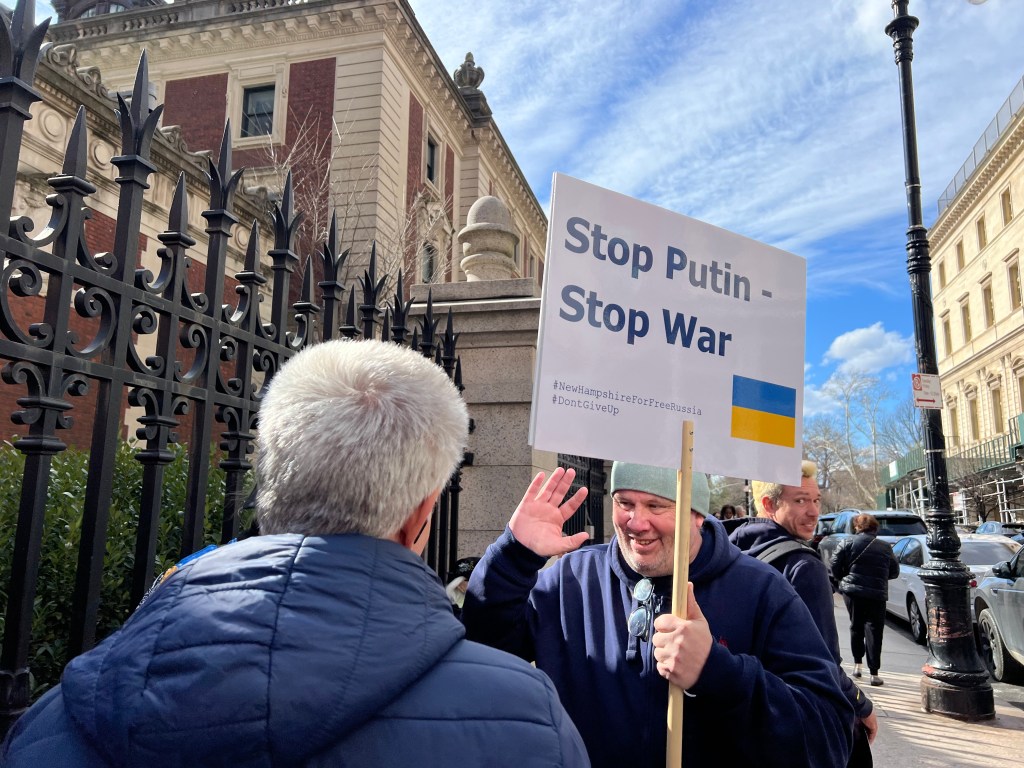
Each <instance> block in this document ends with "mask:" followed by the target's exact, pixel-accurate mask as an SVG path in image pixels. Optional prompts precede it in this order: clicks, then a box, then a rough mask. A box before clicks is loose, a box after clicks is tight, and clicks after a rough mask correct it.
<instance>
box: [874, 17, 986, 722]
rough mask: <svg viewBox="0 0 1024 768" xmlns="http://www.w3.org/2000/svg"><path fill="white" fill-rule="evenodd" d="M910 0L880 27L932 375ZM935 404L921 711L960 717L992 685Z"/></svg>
mask: <svg viewBox="0 0 1024 768" xmlns="http://www.w3.org/2000/svg"><path fill="white" fill-rule="evenodd" d="M908 5H909V0H892V9H893V16H894V18H893V20H892V21H891V22H890V23H889V24H888V25H887V26H886V28H885V32H886V34H887V35H889V37H891V38H892V40H893V49H894V50H895V54H896V66H897V67H898V68H899V75H900V102H901V104H902V107H903V115H902V117H903V156H904V163H905V165H906V186H907V214H908V218H909V223H910V226H909V227H908V229H907V272H908V273H909V275H910V290H911V294H912V300H913V305H914V335H915V337H916V339H917V369H918V371H919V372H920V373H927V374H938V366H937V365H936V357H935V333H934V326H933V323H934V317H933V312H932V296H931V286H930V284H929V273H930V272H931V261H930V258H929V255H928V234H927V230H926V229H925V227H924V223H923V219H922V216H921V180H920V175H919V171H918V164H917V124H916V118H915V116H914V83H913V76H912V74H911V61H912V60H913V58H914V50H913V48H914V43H913V34H914V30H915V29H917V25H918V23H919V22H918V19H917V18H915V17H914V16H911V15H910V14H909V12H908V10H907V7H908ZM940 413H941V412H940V411H938V410H935V409H923V410H922V414H923V416H922V422H923V432H924V455H925V481H926V482H927V485H928V508H927V510H926V511H925V521H926V522H927V524H928V553H929V555H930V557H931V559H930V560H929V561H928V562H927V563H925V565H924V568H922V569H921V572H920V573H921V580H922V581H923V582H924V585H925V602H926V604H927V608H928V640H929V651H930V654H929V657H928V661H927V662H926V663H925V665H924V668H923V670H922V672H923V673H924V676H923V677H922V678H921V704H922V706H923V708H924V709H925V711H927V712H936V713H939V714H943V715H951V716H953V717H956V718H961V719H964V720H984V719H987V718H991V717H994V716H995V705H994V701H993V698H992V686H991V685H990V684H989V682H988V675H987V674H986V672H985V668H984V666H983V665H982V662H981V659H980V658H979V657H978V653H977V650H976V649H975V646H974V633H973V628H972V622H971V610H970V592H969V589H968V585H969V583H970V578H971V577H970V572H969V571H968V570H967V568H966V567H964V565H963V563H961V562H960V558H959V555H960V538H959V537H958V536H957V534H956V529H955V528H954V527H953V512H952V510H951V509H950V505H949V484H948V482H947V476H946V457H945V449H946V441H945V438H944V437H943V434H942V418H941V415H940Z"/></svg>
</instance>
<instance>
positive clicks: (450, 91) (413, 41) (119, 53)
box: [49, 0, 547, 229]
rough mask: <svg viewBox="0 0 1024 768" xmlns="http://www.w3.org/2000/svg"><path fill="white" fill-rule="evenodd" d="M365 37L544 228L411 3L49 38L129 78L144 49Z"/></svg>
mask: <svg viewBox="0 0 1024 768" xmlns="http://www.w3.org/2000/svg"><path fill="white" fill-rule="evenodd" d="M366 32H382V33H383V34H384V35H385V36H386V37H387V39H388V40H389V41H390V42H391V43H392V44H393V45H394V46H395V48H396V49H397V50H399V51H401V53H402V54H403V59H404V61H406V62H407V63H408V65H409V66H410V67H415V68H416V70H417V74H418V77H419V79H420V83H421V85H422V86H423V87H424V88H425V89H426V91H427V92H428V93H429V95H430V97H431V104H432V105H433V106H434V108H435V109H437V110H438V111H440V112H441V113H442V116H443V119H444V120H445V121H446V122H447V123H448V127H449V128H450V129H451V130H452V132H453V134H454V135H459V134H462V135H463V136H464V138H465V139H466V140H468V141H477V140H480V138H481V135H483V138H484V139H485V141H482V142H481V144H482V149H483V151H485V152H487V154H488V156H489V159H490V160H491V162H492V163H493V164H494V165H495V166H496V167H499V168H501V169H502V170H503V171H504V172H505V173H506V174H507V178H508V179H509V181H510V186H511V187H513V188H514V191H515V193H516V195H517V197H518V200H517V201H516V203H517V205H516V208H517V209H518V210H520V211H523V212H524V213H525V212H529V215H530V216H531V218H532V219H533V224H534V225H535V226H537V227H540V228H541V229H543V228H545V227H546V226H547V217H546V215H545V214H544V211H543V209H542V208H541V206H540V203H539V202H538V201H537V197H536V195H535V194H534V193H533V190H532V189H531V188H530V186H529V183H528V182H527V181H526V177H525V176H524V175H523V172H522V169H521V168H520V167H519V164H518V163H517V162H516V160H515V157H514V156H513V155H512V152H511V151H510V150H509V148H508V145H507V144H506V143H505V139H504V138H503V137H502V135H501V132H500V131H499V130H498V127H497V125H496V123H495V122H494V120H493V119H492V118H486V119H484V120H479V119H477V118H475V116H474V115H473V114H472V112H471V111H470V109H469V108H468V106H467V105H466V103H465V100H464V99H463V98H462V95H461V94H460V93H459V90H458V87H457V86H456V85H455V82H454V80H453V79H452V76H451V74H450V73H448V72H447V70H446V69H445V68H444V64H443V62H442V61H441V60H440V58H439V57H438V55H437V52H436V51H435V50H434V48H433V46H432V45H431V44H430V41H429V40H428V39H427V36H426V34H425V33H424V31H423V29H422V28H421V27H420V25H419V22H418V21H417V20H416V16H415V14H414V13H413V11H412V10H411V8H410V7H409V4H408V2H407V0H305V2H295V0H184V2H178V3H175V4H173V5H170V6H154V7H146V8H138V9H134V10H130V11H126V12H123V13H117V14H106V15H102V16H95V17H90V18H86V19H77V20H74V21H68V22H62V23H60V24H56V25H53V26H51V27H50V31H49V38H50V39H51V40H55V41H58V42H74V43H75V44H76V46H77V47H81V48H83V49H90V50H95V51H102V53H103V61H104V62H105V64H106V65H107V66H109V67H110V68H111V69H121V70H124V69H133V68H134V67H135V66H136V65H137V63H138V60H139V57H140V55H141V53H142V50H143V49H144V48H145V49H149V51H150V55H151V57H152V60H153V61H156V60H157V57H158V58H159V60H161V61H174V60H188V59H191V58H197V57H204V56H209V54H210V49H211V47H213V46H221V47H223V48H224V49H227V50H230V51H232V52H236V51H237V52H241V51H249V52H251V51H254V50H258V49H260V48H265V47H270V46H275V45H281V44H282V43H287V44H289V45H294V44H295V43H303V42H305V43H309V42H314V41H318V40H325V41H329V40H331V39H335V38H338V37H340V36H344V35H353V34H363V33H366ZM474 129H475V130H474Z"/></svg>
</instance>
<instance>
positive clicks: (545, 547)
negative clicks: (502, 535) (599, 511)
mask: <svg viewBox="0 0 1024 768" xmlns="http://www.w3.org/2000/svg"><path fill="white" fill-rule="evenodd" d="M575 477H576V470H573V469H568V470H567V469H563V468H562V467H558V468H557V469H555V471H554V472H552V473H551V477H549V478H548V479H547V482H545V481H544V473H543V472H538V473H537V476H536V477H534V478H533V482H532V483H530V487H529V488H527V489H526V495H524V496H523V500H522V501H521V502H519V506H518V507H516V511H515V512H513V513H512V519H511V520H509V523H508V525H509V528H510V529H511V530H512V535H513V536H515V537H516V541H518V542H519V543H520V544H522V545H523V546H524V547H526V548H527V549H529V550H530V551H531V552H533V553H534V554H537V555H541V556H543V557H551V556H552V555H564V554H565V553H566V552H572V551H573V550H574V549H577V548H579V547H580V546H581V545H582V544H584V543H585V542H586V540H587V539H588V538H589V535H588V534H587V533H586V532H585V531H583V532H580V533H576V534H573V535H572V536H563V535H562V526H563V525H564V524H565V521H566V520H568V519H569V518H570V517H572V516H573V515H574V514H575V513H576V510H577V509H579V508H580V504H582V503H583V501H584V499H586V498H587V489H586V488H580V489H579V490H578V491H576V493H574V494H573V495H572V496H571V497H570V498H569V499H568V500H567V501H566V502H565V503H564V504H563V503H562V498H563V497H564V496H565V494H566V492H568V490H569V488H570V487H571V486H572V481H573V479H574V478H575Z"/></svg>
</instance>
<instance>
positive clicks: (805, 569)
mask: <svg viewBox="0 0 1024 768" xmlns="http://www.w3.org/2000/svg"><path fill="white" fill-rule="evenodd" d="M729 540H730V541H731V542H732V543H733V544H735V545H736V546H737V547H739V548H740V549H741V550H743V551H744V552H746V553H747V554H748V555H752V556H753V557H757V556H758V555H760V554H761V553H762V552H764V551H765V550H767V549H769V548H770V547H772V546H774V545H775V544H778V543H779V542H782V541H802V540H801V539H798V538H797V537H796V536H794V535H793V534H791V533H790V532H789V531H787V530H786V529H785V528H783V527H782V526H781V525H779V524H778V523H776V522H775V521H774V520H768V519H766V518H752V519H751V520H749V521H747V522H746V523H744V524H743V525H741V526H740V527H739V528H737V529H736V530H735V531H733V532H732V534H730V536H729ZM772 566H773V567H775V568H776V569H778V570H779V571H781V572H782V575H783V576H785V577H786V581H788V582H789V583H790V584H791V585H792V587H793V589H795V590H796V593H797V594H798V595H800V599H801V600H803V601H804V605H806V606H807V610H809V611H810V612H811V618H813V619H814V624H815V626H816V627H817V628H818V631H819V632H821V636H822V638H823V639H824V640H825V645H827V646H828V649H829V652H830V653H831V654H832V659H833V660H834V661H835V663H836V670H837V671H838V673H839V684H840V686H841V687H842V689H843V694H844V695H845V696H846V698H847V700H848V701H849V702H850V704H851V705H852V706H853V708H854V711H855V712H856V714H857V717H859V718H862V719H863V718H865V717H867V716H868V715H870V714H871V710H872V709H873V707H872V704H871V699H869V698H868V697H867V696H865V695H864V694H863V693H862V692H861V690H860V689H859V688H858V687H857V686H856V685H855V684H854V682H853V680H851V679H850V676H849V675H847V674H846V672H844V671H843V668H842V656H841V655H840V652H839V630H838V629H837V628H836V615H835V605H834V603H833V602H832V585H831V583H830V582H829V580H828V571H826V570H825V564H824V563H823V562H821V558H820V557H818V554H817V553H816V552H815V551H814V550H812V549H811V548H810V547H807V548H806V549H802V550H795V551H793V552H790V553H787V554H785V555H783V556H782V557H780V558H779V559H778V560H775V561H774V562H773V563H772Z"/></svg>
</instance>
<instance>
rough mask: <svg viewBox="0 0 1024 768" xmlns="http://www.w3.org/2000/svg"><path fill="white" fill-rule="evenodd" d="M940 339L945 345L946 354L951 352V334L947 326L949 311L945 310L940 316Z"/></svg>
mask: <svg viewBox="0 0 1024 768" xmlns="http://www.w3.org/2000/svg"><path fill="white" fill-rule="evenodd" d="M942 341H943V343H944V344H945V346H946V354H947V355H950V354H952V352H953V334H952V333H951V332H950V327H949V313H948V312H947V313H946V314H944V315H943V316H942Z"/></svg>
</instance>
